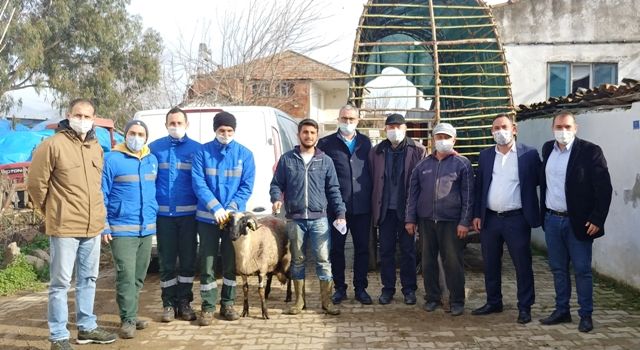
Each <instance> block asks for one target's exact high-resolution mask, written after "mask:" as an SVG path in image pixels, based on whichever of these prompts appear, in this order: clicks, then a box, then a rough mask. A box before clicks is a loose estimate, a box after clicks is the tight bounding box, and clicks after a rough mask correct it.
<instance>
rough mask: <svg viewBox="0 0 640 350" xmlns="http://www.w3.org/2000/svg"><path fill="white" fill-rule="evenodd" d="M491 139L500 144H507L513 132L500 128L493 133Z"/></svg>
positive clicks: (511, 138)
mask: <svg viewBox="0 0 640 350" xmlns="http://www.w3.org/2000/svg"><path fill="white" fill-rule="evenodd" d="M493 139H494V140H495V141H496V143H497V144H499V145H501V146H504V145H508V144H509V143H510V142H511V140H513V133H512V132H511V130H504V129H500V130H498V131H495V132H494V133H493Z"/></svg>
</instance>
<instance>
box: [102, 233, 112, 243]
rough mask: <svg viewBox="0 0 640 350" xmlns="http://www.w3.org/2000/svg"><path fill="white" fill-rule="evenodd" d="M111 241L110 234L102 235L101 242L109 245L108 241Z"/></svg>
mask: <svg viewBox="0 0 640 350" xmlns="http://www.w3.org/2000/svg"><path fill="white" fill-rule="evenodd" d="M112 240H113V237H111V234H110V233H107V234H104V235H102V241H103V242H104V243H109V242H110V241H112Z"/></svg>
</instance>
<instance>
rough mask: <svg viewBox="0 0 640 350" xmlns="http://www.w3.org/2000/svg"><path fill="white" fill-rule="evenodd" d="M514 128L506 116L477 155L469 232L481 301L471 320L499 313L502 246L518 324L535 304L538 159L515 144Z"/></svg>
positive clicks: (496, 121)
mask: <svg viewBox="0 0 640 350" xmlns="http://www.w3.org/2000/svg"><path fill="white" fill-rule="evenodd" d="M517 131H518V129H517V127H516V125H515V124H514V123H513V121H512V120H511V118H509V116H507V115H506V114H500V115H498V116H497V117H496V118H495V119H494V120H493V124H492V127H491V132H492V134H493V138H494V140H495V141H496V146H495V147H490V148H487V149H485V150H483V151H482V152H480V157H479V159H478V170H477V173H476V187H475V188H476V191H475V204H474V219H473V226H474V229H476V230H477V231H479V232H480V244H481V246H482V259H483V264H484V283H485V288H486V292H487V302H486V304H485V305H484V306H482V307H480V308H478V309H475V310H473V311H472V314H473V315H488V314H491V313H496V312H502V308H503V305H502V292H501V289H502V288H501V284H502V281H501V280H502V276H501V269H502V252H503V247H504V243H506V244H507V249H509V255H511V260H512V261H513V265H514V266H515V268H516V279H517V284H518V311H519V312H518V319H517V321H518V323H521V324H525V323H529V322H531V305H533V303H534V302H535V292H534V284H533V268H532V265H531V228H532V227H538V226H540V213H539V211H538V193H537V192H536V187H537V186H538V183H539V181H538V176H539V174H540V156H539V155H538V151H537V150H536V149H535V148H532V147H529V146H527V145H524V144H522V143H516V142H515V140H514V136H515V135H516V133H517Z"/></svg>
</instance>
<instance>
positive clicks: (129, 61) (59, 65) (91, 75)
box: [0, 0, 162, 125]
mask: <svg viewBox="0 0 640 350" xmlns="http://www.w3.org/2000/svg"><path fill="white" fill-rule="evenodd" d="M8 1H9V5H8V7H7V10H6V11H3V13H2V15H1V16H0V28H4V27H5V26H4V25H3V24H5V25H6V24H8V30H7V33H6V35H5V37H4V39H3V41H4V42H2V43H0V108H1V109H4V110H6V109H8V108H10V107H11V105H12V104H14V103H16V101H14V100H13V99H12V98H11V97H10V96H8V94H7V92H10V91H15V90H19V89H26V88H35V90H36V91H37V92H38V93H41V92H42V91H43V89H45V88H48V89H50V91H53V102H52V104H53V105H55V106H57V107H59V108H61V109H63V108H65V107H66V104H67V103H68V101H69V100H71V99H73V98H76V97H89V98H93V99H95V101H96V104H97V109H98V114H99V115H100V116H103V117H107V118H111V119H114V120H116V122H117V124H119V125H122V123H123V122H124V121H125V120H128V119H129V118H130V117H131V116H132V115H133V112H135V111H136V110H138V109H141V108H142V107H143V106H142V105H141V104H142V102H141V101H142V100H141V98H140V96H141V95H142V94H143V93H145V92H146V91H148V90H150V89H153V88H155V87H156V86H157V83H158V81H159V79H160V54H161V52H162V40H161V38H160V34H159V33H158V32H156V31H153V30H151V29H148V30H143V27H142V21H141V19H140V18H139V17H137V16H132V15H130V14H129V13H128V12H127V5H128V4H129V0H8ZM3 2H4V1H3ZM14 10H15V11H14ZM13 12H15V14H14V15H13V17H12V19H11V18H10V17H9V14H12V13H13ZM0 35H2V33H1V32H0Z"/></svg>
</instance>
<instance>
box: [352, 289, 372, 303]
mask: <svg viewBox="0 0 640 350" xmlns="http://www.w3.org/2000/svg"><path fill="white" fill-rule="evenodd" d="M356 300H357V301H359V302H360V303H361V304H362V305H371V304H373V300H371V296H370V295H369V293H367V291H366V290H364V289H363V290H359V291H358V290H357V291H356Z"/></svg>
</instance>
